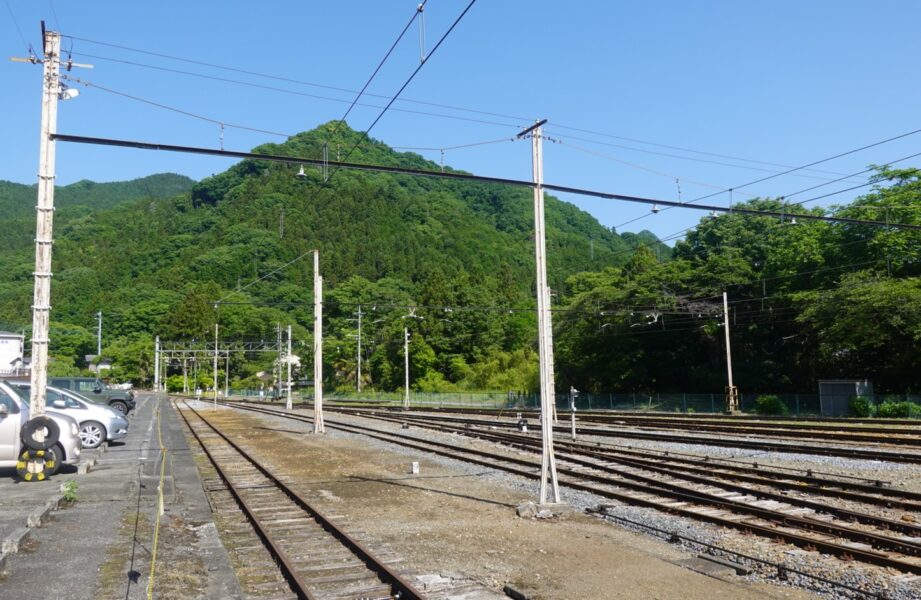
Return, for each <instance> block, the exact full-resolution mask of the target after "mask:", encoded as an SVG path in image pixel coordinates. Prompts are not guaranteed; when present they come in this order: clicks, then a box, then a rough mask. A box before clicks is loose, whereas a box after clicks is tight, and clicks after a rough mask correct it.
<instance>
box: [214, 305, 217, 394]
mask: <svg viewBox="0 0 921 600" xmlns="http://www.w3.org/2000/svg"><path fill="white" fill-rule="evenodd" d="M217 339H218V338H217V323H215V324H214V408H215V410H216V409H217V344H218V342H217Z"/></svg>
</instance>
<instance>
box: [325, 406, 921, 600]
mask: <svg viewBox="0 0 921 600" xmlns="http://www.w3.org/2000/svg"><path fill="white" fill-rule="evenodd" d="M334 418H336V419H340V418H343V417H342V415H336V416H335V417H334ZM365 422H367V421H366V420H365ZM375 425H385V426H386V424H385V423H384V422H381V421H375ZM388 428H390V429H394V430H397V429H399V426H397V425H391V426H389V427H388ZM411 431H412V434H413V436H414V437H417V438H420V439H430V440H433V441H436V440H444V439H445V438H446V437H448V438H450V439H451V440H452V441H453V442H454V443H458V444H462V445H463V444H469V443H470V440H469V439H467V438H464V437H463V436H459V435H453V434H448V435H446V434H442V433H438V432H433V431H431V430H426V429H421V428H413V429H412V430H411ZM339 435H349V434H339ZM567 439H568V438H567ZM580 439H584V440H585V441H590V442H594V441H602V442H604V441H605V440H607V441H610V438H591V437H585V438H580ZM372 442H373V443H375V444H378V445H380V447H382V448H383V447H386V448H388V449H389V448H393V447H394V445H393V444H387V443H384V442H377V441H375V440H372ZM474 445H476V443H474ZM486 445H487V446H490V447H492V448H495V447H496V445H494V444H486ZM625 445H627V446H630V447H632V448H637V449H651V450H660V451H663V450H664V451H671V452H682V453H688V454H698V455H701V456H703V455H708V456H711V457H714V458H733V459H752V460H753V461H757V462H758V464H759V465H763V466H779V467H788V468H796V469H803V470H805V469H807V468H811V469H813V470H814V471H815V472H819V471H822V472H825V473H833V474H837V475H847V476H851V477H863V478H866V479H886V480H891V481H892V482H893V484H894V485H899V486H900V487H904V488H907V489H911V490H913V491H921V474H919V472H918V469H917V468H916V466H914V465H906V464H901V463H887V462H879V461H867V460H854V459H845V458H837V457H833V456H819V455H811V454H786V453H782V454H769V453H766V452H763V451H754V450H744V449H734V448H723V447H713V446H703V445H684V444H678V443H672V442H656V441H646V440H632V439H631V440H630V441H629V442H628V443H626V444H625ZM401 451H403V452H405V453H408V454H413V453H414V452H413V451H407V450H401ZM511 453H512V454H515V455H518V456H528V454H527V453H521V452H514V451H513V452H511ZM434 460H436V461H438V462H444V463H445V464H451V466H452V467H453V468H457V469H461V470H471V469H474V470H475V469H477V467H476V466H471V465H468V464H465V463H463V462H461V461H456V460H451V459H446V458H443V457H436V458H435V459H434ZM883 473H885V474H886V475H885V477H883V476H882V474H883ZM490 478H492V479H494V480H495V481H497V482H500V483H503V484H506V485H511V486H512V487H514V488H516V489H519V490H521V491H522V492H523V493H525V494H526V495H530V496H532V497H533V496H536V495H537V493H538V486H537V483H536V482H532V481H529V480H526V479H523V478H521V477H517V476H511V475H508V474H506V473H503V472H498V471H493V472H491V474H490ZM562 496H563V500H564V501H565V502H567V503H569V504H571V505H572V506H574V507H578V508H580V509H583V510H584V509H589V508H593V507H596V506H598V505H599V504H607V505H612V506H616V508H613V509H611V510H610V511H609V512H610V514H612V515H613V516H614V517H620V518H623V519H628V520H630V521H634V522H636V523H639V524H640V525H629V524H626V523H624V522H623V521H619V520H616V519H615V522H616V523H617V524H618V525H619V526H623V527H626V528H628V529H632V530H635V531H639V532H642V533H648V531H649V530H648V529H646V527H653V528H657V529H662V530H666V531H674V532H677V533H679V534H681V535H682V536H685V537H688V538H692V539H695V540H698V541H700V542H704V543H707V544H714V545H718V546H719V547H721V548H724V549H726V550H730V551H734V552H739V553H741V554H745V555H748V556H751V557H754V558H757V559H761V560H766V561H770V562H772V563H775V564H783V565H785V566H786V567H787V568H788V569H790V570H795V571H801V572H803V573H806V574H811V575H816V576H818V577H821V578H823V579H827V580H830V581H833V582H840V583H843V584H845V585H848V586H851V587H853V588H856V589H857V590H861V591H859V592H848V591H847V590H844V589H842V588H840V587H837V586H834V585H832V584H829V583H824V582H822V581H819V580H816V579H812V578H809V577H805V576H802V575H798V574H795V573H792V574H789V579H788V582H789V584H793V585H797V586H801V587H804V588H806V589H809V590H812V591H816V592H819V593H821V594H823V595H826V596H828V597H832V598H863V597H867V596H870V597H873V596H880V595H882V596H883V597H886V598H889V599H891V600H903V599H904V600H908V599H919V598H921V578H915V577H906V576H899V575H896V576H893V575H892V574H891V573H889V572H888V571H886V570H884V569H880V568H876V567H873V566H866V565H855V564H853V563H847V562H844V561H840V560H838V559H836V558H834V557H830V556H827V555H824V556H823V555H819V554H817V553H815V552H808V551H805V550H801V549H799V548H796V547H793V546H789V545H786V544H776V543H773V542H771V541H768V540H764V539H762V538H754V537H753V536H743V535H741V534H738V533H736V532H733V531H727V530H725V529H723V528H719V527H716V526H712V525H709V524H706V523H700V522H696V521H692V520H690V519H685V518H682V517H677V516H673V515H667V514H663V513H661V512H659V511H656V510H653V509H646V508H642V507H632V506H625V505H621V504H619V503H612V502H611V501H610V500H609V499H606V498H601V497H598V496H595V495H592V494H588V493H585V492H579V491H575V490H568V489H565V488H564V490H563V492H562ZM644 526H645V527H644ZM685 545H686V546H687V547H688V548H689V549H692V550H694V551H698V550H704V549H705V548H704V547H703V546H700V545H696V546H695V545H694V544H689V543H686V544H685ZM727 557H728V558H730V559H731V560H738V559H737V558H733V557H732V556H731V555H727ZM742 562H746V564H748V566H750V567H752V568H753V569H754V570H755V572H754V573H753V574H752V575H750V576H749V577H748V578H749V579H751V580H753V581H770V582H772V583H782V582H779V581H778V578H777V570H776V568H774V567H765V566H763V565H759V564H758V563H753V562H751V561H742ZM902 578H904V579H906V580H907V581H902ZM783 584H784V585H787V583H783Z"/></svg>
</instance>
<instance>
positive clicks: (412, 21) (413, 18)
mask: <svg viewBox="0 0 921 600" xmlns="http://www.w3.org/2000/svg"><path fill="white" fill-rule="evenodd" d="M426 2H428V0H422V3H421V4H420V5H419V6H418V7H416V10H415V11H413V16H412V17H410V19H409V22H408V23H406V27H404V28H403V31H401V32H400V35H398V36H397V39H396V41H394V42H393V45H391V46H390V50H387V54H385V55H384V58H382V59H381V61H380V62H379V63H378V65H377V68H376V69H374V72H373V73H371V77H369V78H368V81H366V82H365V85H364V86H362V88H361V91H359V92H358V94H357V95H356V96H355V99H354V100H352V103H351V104H349V107H348V108H347V109H346V111H345V114H344V115H342V118H341V119H339V121H338V122H337V123H336V127H335V129H333V132H332V133H331V134H330V135H329V137H333V136H335V135H336V133H337V132H338V131H339V124H340V123H342V122H343V121H345V119H346V117H348V116H349V113H350V112H352V109H353V108H355V103H356V102H358V100H359V99H360V98H361V95H362V94H364V93H365V90H367V89H368V86H369V85H371V82H372V81H374V78H375V77H376V76H377V74H378V72H379V71H380V70H381V67H383V66H384V63H385V62H387V59H388V58H390V55H391V54H392V53H393V50H394V49H395V48H396V47H397V44H399V43H400V40H402V39H403V36H404V35H406V31H407V30H408V29H409V27H410V26H411V25H412V24H413V23H414V22H415V21H416V17H418V16H419V15H420V14H421V13H422V10H423V9H424V8H425V3H426Z"/></svg>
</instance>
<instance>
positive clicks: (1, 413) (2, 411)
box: [0, 404, 10, 417]
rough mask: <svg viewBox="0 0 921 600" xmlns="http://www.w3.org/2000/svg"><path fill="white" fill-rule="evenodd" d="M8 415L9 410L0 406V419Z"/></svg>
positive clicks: (5, 406)
mask: <svg viewBox="0 0 921 600" xmlns="http://www.w3.org/2000/svg"><path fill="white" fill-rule="evenodd" d="M8 414H10V408H9V407H8V406H7V405H6V404H0V417H5V416H7V415H8Z"/></svg>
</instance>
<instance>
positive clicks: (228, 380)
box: [224, 348, 230, 400]
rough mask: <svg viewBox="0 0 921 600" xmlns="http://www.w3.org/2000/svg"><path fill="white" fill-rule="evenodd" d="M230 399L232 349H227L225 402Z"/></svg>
mask: <svg viewBox="0 0 921 600" xmlns="http://www.w3.org/2000/svg"><path fill="white" fill-rule="evenodd" d="M228 398H230V349H229V348H228V349H227V353H226V354H225V360H224V400H227V399H228Z"/></svg>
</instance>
